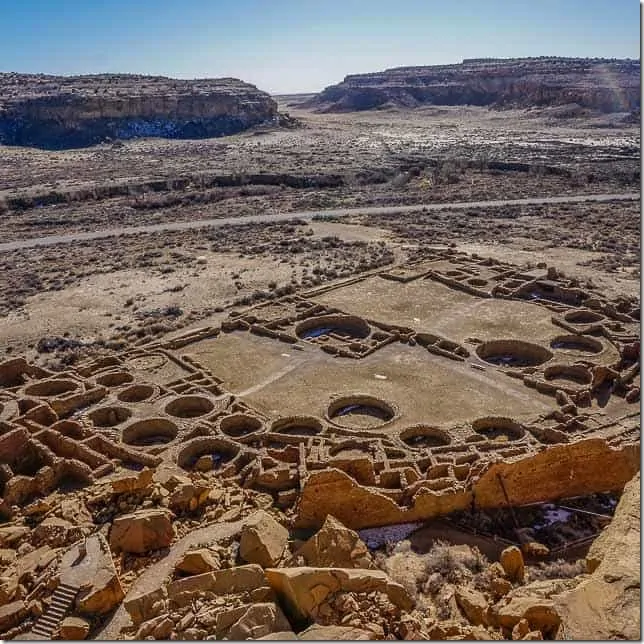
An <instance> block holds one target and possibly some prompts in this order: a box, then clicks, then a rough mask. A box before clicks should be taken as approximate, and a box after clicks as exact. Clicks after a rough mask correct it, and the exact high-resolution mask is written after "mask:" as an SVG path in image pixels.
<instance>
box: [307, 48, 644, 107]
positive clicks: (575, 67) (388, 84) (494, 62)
mask: <svg viewBox="0 0 644 644" xmlns="http://www.w3.org/2000/svg"><path fill="white" fill-rule="evenodd" d="M639 77H640V62H639V61H637V60H628V59H627V60H614V59H613V60H607V59H595V58H593V59H590V58H546V57H544V58H511V59H469V60H464V61H463V62H462V63H459V64H456V65H436V66H428V67H398V68H394V69H388V70H385V71H383V72H377V73H372V74H356V75H352V76H347V77H345V79H344V80H343V81H342V82H341V83H339V84H337V85H331V86H330V87H327V88H326V89H325V90H324V91H323V92H321V93H320V94H318V95H317V96H315V97H314V98H313V99H312V100H311V102H310V105H311V106H316V107H319V108H321V109H323V110H327V111H352V110H367V109H372V108H377V107H383V106H388V105H397V106H403V107H417V106H419V105H423V104H429V105H479V106H494V107H508V108H510V107H515V108H523V107H531V106H556V105H570V104H577V105H579V106H580V107H582V108H588V109H592V110H599V111H601V112H631V111H633V110H637V109H639V104H640V80H639Z"/></svg>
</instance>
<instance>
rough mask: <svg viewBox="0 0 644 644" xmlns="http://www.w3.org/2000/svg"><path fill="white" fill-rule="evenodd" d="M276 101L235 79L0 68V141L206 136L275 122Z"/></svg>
mask: <svg viewBox="0 0 644 644" xmlns="http://www.w3.org/2000/svg"><path fill="white" fill-rule="evenodd" d="M277 119H278V115H277V104H276V103H275V101H273V99H272V98H271V97H270V96H269V95H268V94H266V93H265V92H262V91H260V90H258V89H257V88H256V87H255V86H254V85H250V84H248V83H244V82H242V81H240V80H237V79H234V78H221V79H200V80H176V79H172V78H164V77H161V76H154V77H152V76H135V75H113V74H103V75H96V76H70V77H64V76H45V75H26V74H13V73H10V74H0V143H4V144H6V145H27V146H37V147H44V148H54V149H58V148H71V147H82V146H87V145H93V144H96V143H100V142H103V141H106V140H110V139H131V138H136V137H143V136H160V137H165V138H205V137H215V136H223V135H227V134H234V133H236V132H240V131H242V130H244V129H246V128H249V127H252V126H254V125H258V124H261V123H271V122H276V121H277Z"/></svg>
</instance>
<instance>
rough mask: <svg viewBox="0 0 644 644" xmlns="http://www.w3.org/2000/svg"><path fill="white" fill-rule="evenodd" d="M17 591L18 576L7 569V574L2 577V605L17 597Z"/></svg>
mask: <svg viewBox="0 0 644 644" xmlns="http://www.w3.org/2000/svg"><path fill="white" fill-rule="evenodd" d="M17 592H18V577H17V576H16V575H15V574H11V571H9V570H7V571H6V573H5V575H4V576H2V577H0V606H2V605H4V604H8V603H9V602H11V601H12V600H13V599H15V598H16V594H17Z"/></svg>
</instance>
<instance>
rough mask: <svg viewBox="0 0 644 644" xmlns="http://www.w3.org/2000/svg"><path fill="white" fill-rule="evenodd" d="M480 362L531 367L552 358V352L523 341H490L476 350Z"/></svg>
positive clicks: (502, 365) (501, 365) (503, 365)
mask: <svg viewBox="0 0 644 644" xmlns="http://www.w3.org/2000/svg"><path fill="white" fill-rule="evenodd" d="M476 353H477V355H478V357H479V358H481V360H485V362H489V363H490V364H493V365H497V366H499V367H533V366H536V365H540V364H543V363H544V362H547V361H548V360H550V359H551V358H552V352H551V351H549V350H548V349H546V348H545V347H542V346H541V345H539V344H532V343H531V342H524V341H523V340H491V341H490V342H483V343H481V344H480V345H479V346H478V347H477V348H476Z"/></svg>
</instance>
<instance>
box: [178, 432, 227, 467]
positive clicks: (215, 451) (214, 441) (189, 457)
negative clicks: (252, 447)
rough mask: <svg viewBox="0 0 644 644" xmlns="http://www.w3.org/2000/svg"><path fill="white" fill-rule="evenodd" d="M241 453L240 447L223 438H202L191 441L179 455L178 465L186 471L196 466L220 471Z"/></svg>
mask: <svg viewBox="0 0 644 644" xmlns="http://www.w3.org/2000/svg"><path fill="white" fill-rule="evenodd" d="M238 453H239V446H238V445H235V444H234V443H231V442H229V441H226V440H223V439H221V438H213V437H211V436H200V437H199V438H193V439H192V440H189V441H188V442H187V443H186V444H185V445H184V447H182V448H181V450H180V451H179V453H178V454H177V464H178V465H179V467H182V468H183V469H184V470H192V469H194V468H195V466H197V467H199V468H203V469H204V470H206V469H215V470H216V469H219V468H220V467H222V465H224V464H225V463H228V462H230V461H232V460H233V459H234V458H235V457H236V456H237V454H238Z"/></svg>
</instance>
